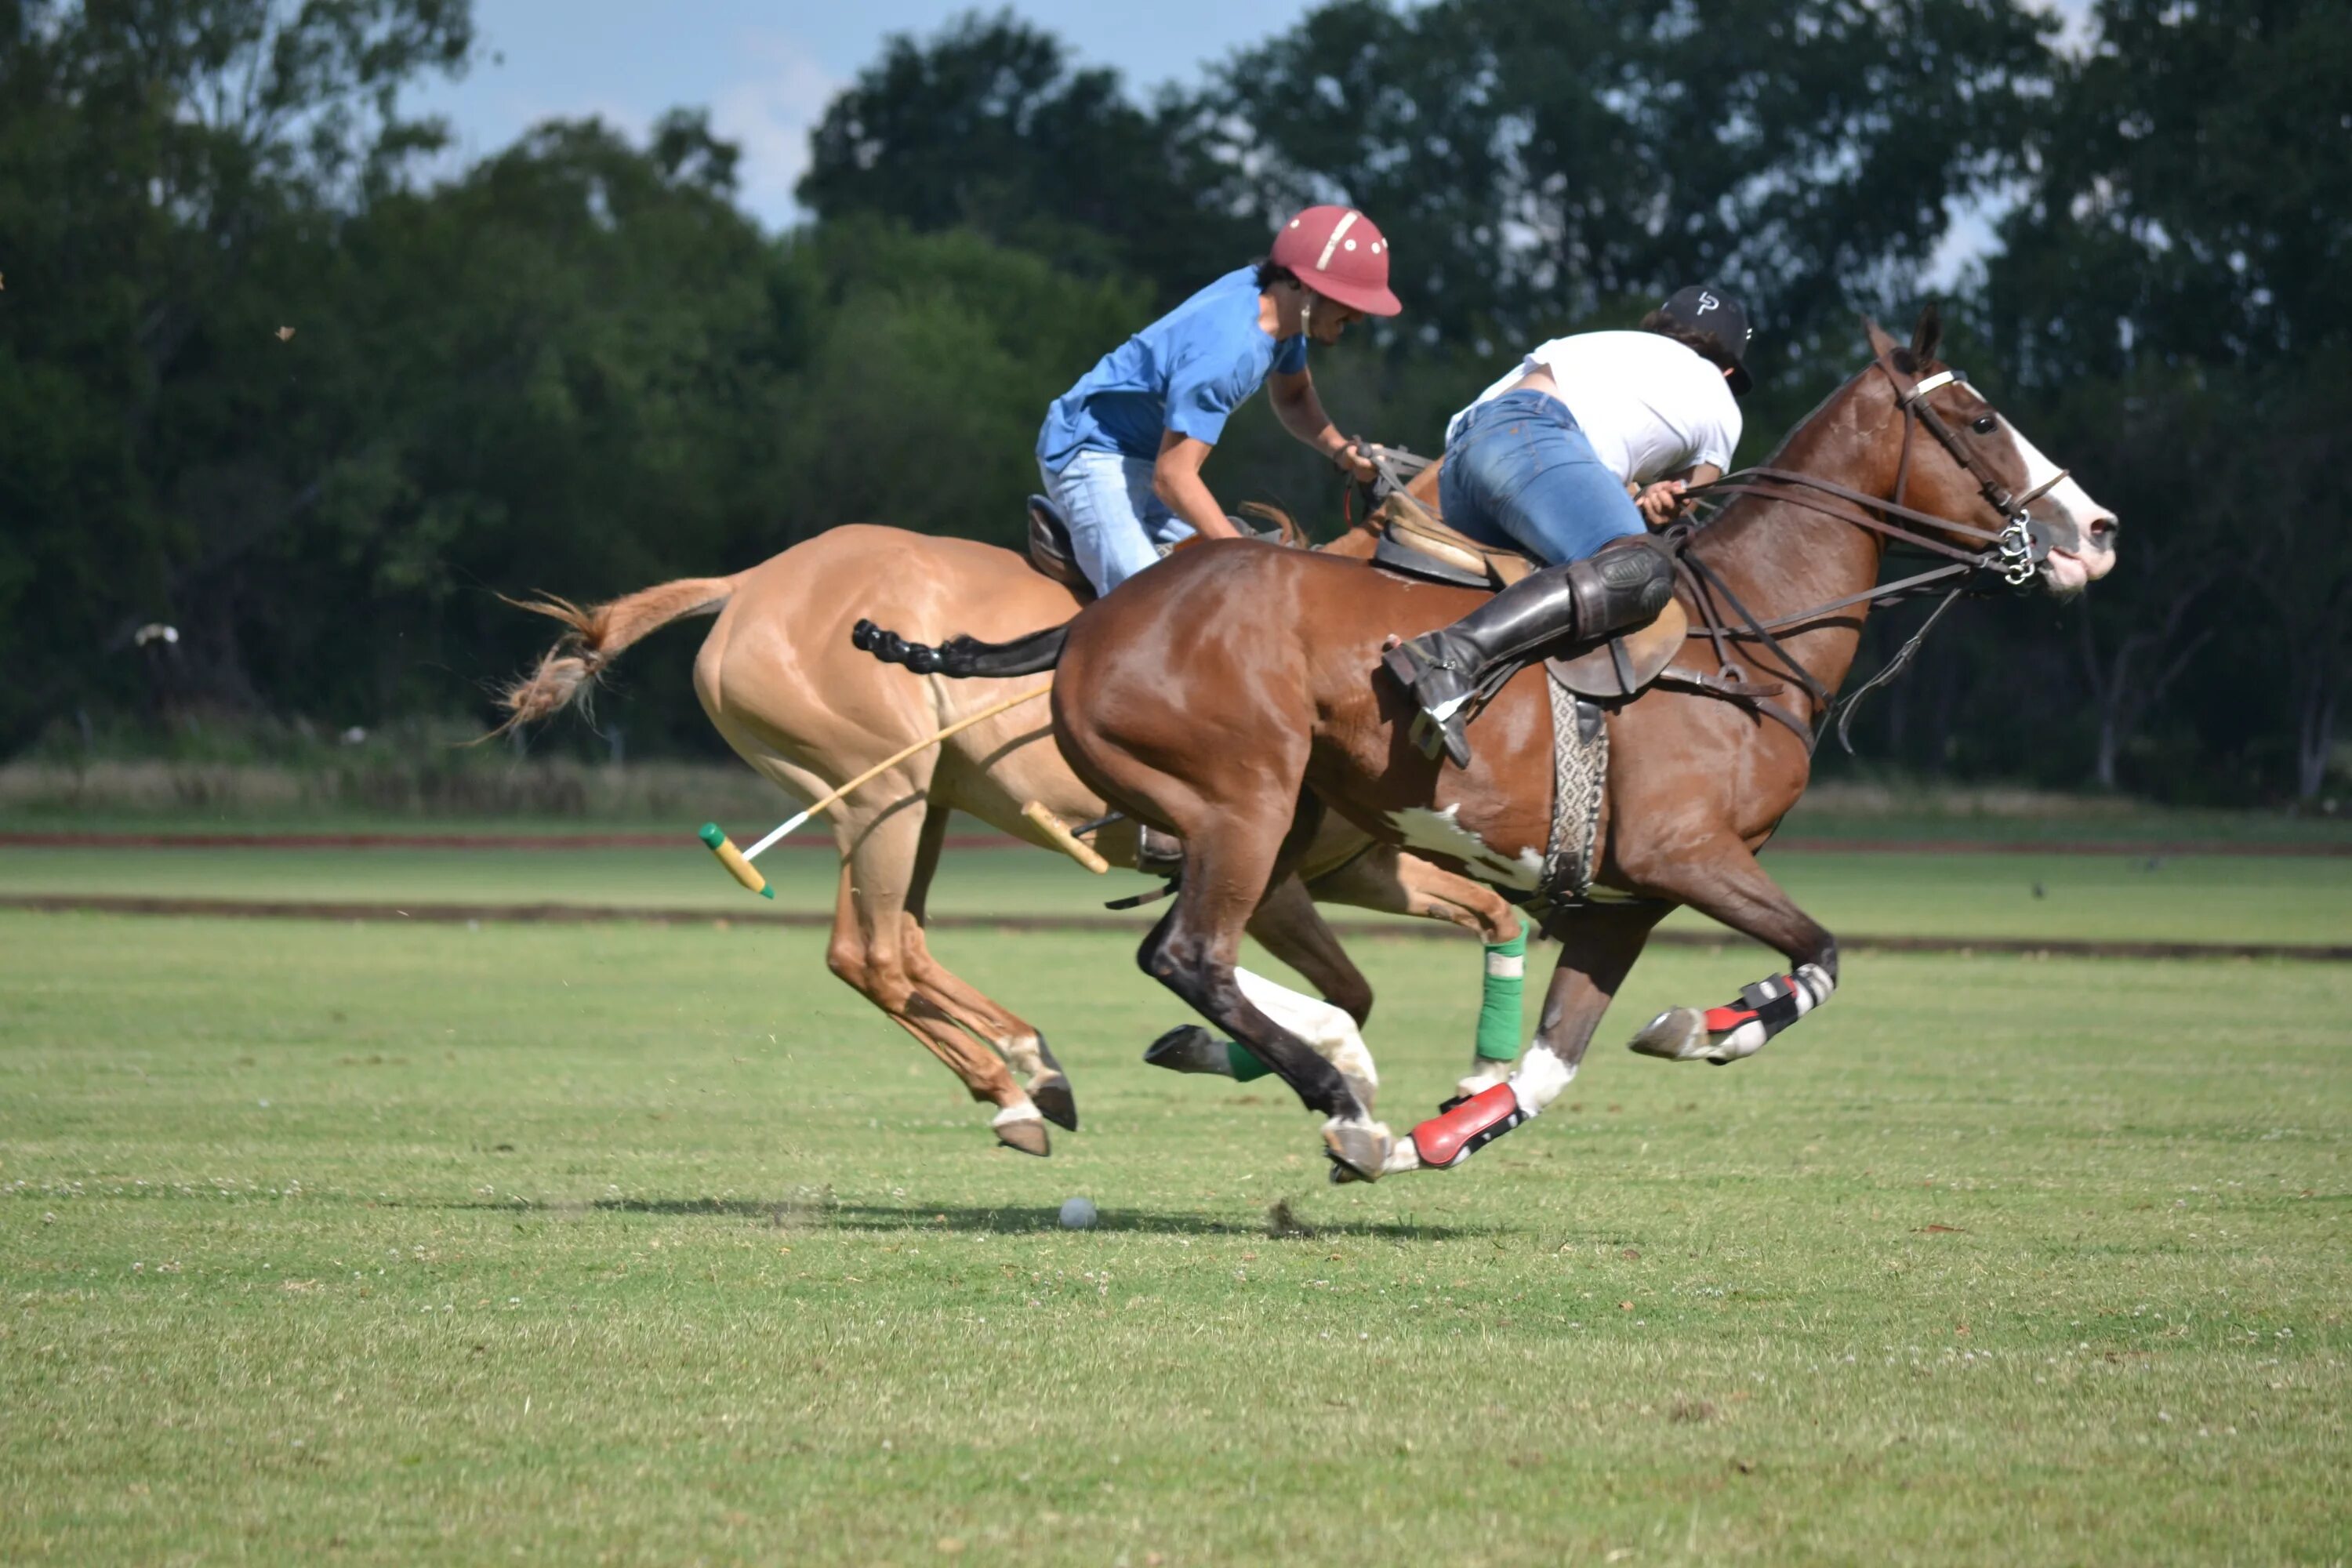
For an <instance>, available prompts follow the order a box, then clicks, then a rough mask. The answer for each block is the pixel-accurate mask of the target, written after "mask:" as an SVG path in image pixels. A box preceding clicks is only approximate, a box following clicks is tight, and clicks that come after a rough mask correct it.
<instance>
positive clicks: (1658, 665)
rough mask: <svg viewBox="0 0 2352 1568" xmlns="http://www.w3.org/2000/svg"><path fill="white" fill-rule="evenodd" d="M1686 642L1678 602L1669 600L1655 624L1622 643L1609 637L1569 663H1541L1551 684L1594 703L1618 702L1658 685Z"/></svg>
mask: <svg viewBox="0 0 2352 1568" xmlns="http://www.w3.org/2000/svg"><path fill="white" fill-rule="evenodd" d="M1689 636H1690V616H1688V615H1687V614H1686V613H1685V611H1684V609H1683V606H1682V601H1680V600H1679V599H1668V600H1667V601H1666V607H1665V608H1664V609H1663V610H1661V611H1659V612H1658V618H1657V619H1656V620H1654V621H1652V622H1651V623H1650V624H1649V625H1648V626H1641V627H1637V628H1636V629H1634V630H1633V631H1630V632H1627V633H1626V634H1625V635H1624V636H1622V637H1611V638H1610V639H1609V640H1608V641H1607V642H1605V643H1602V644H1601V645H1599V646H1598V647H1590V648H1587V649H1586V650H1585V651H1584V652H1582V653H1580V654H1578V655H1577V656H1576V657H1575V658H1555V659H1550V660H1548V661H1546V662H1547V666H1548V668H1549V669H1550V670H1551V673H1552V679H1555V680H1557V681H1559V683H1560V684H1561V685H1563V686H1565V687H1567V688H1568V689H1570V691H1573V692H1575V693H1576V694H1577V695H1578V696H1579V697H1590V698H1591V699H1592V700H1594V701H1596V702H1622V701H1623V700H1625V699H1626V698H1628V697H1632V696H1633V695H1634V694H1635V693H1637V692H1639V691H1640V690H1641V689H1643V687H1645V686H1647V685H1649V684H1650V682H1652V681H1653V680H1655V679H1658V676H1659V673H1660V672H1661V671H1663V670H1664V668H1666V666H1667V665H1669V664H1671V663H1673V662H1674V658H1675V655H1676V654H1678V653H1680V652H1681V651H1682V649H1683V644H1684V642H1685V640H1686V639H1687V638H1688V637H1689Z"/></svg>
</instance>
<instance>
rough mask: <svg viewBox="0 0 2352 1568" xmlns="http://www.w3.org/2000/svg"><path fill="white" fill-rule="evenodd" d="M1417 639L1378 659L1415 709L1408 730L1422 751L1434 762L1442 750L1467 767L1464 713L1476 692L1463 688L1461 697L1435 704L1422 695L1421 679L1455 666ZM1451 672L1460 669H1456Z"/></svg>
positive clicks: (1468, 750) (1458, 764) (1451, 758)
mask: <svg viewBox="0 0 2352 1568" xmlns="http://www.w3.org/2000/svg"><path fill="white" fill-rule="evenodd" d="M1418 640H1419V639H1417V638H1416V639H1413V640H1412V641H1406V642H1402V643H1399V644H1398V645H1397V646H1396V647H1392V648H1391V649H1389V650H1388V652H1386V653H1385V654H1382V655H1381V664H1382V666H1383V667H1384V668H1386V669H1387V670H1388V672H1389V677H1390V679H1392V680H1394V681H1395V682H1396V683H1397V685H1398V686H1399V687H1401V688H1402V689H1403V691H1404V694H1405V696H1406V697H1408V698H1409V699H1411V700H1412V704H1413V708H1414V712H1413V716H1412V730H1411V731H1410V734H1411V737H1412V743H1413V744H1414V745H1415V746H1416V747H1418V748H1419V749H1420V752H1421V754H1422V755H1423V756H1424V757H1427V758H1429V759H1430V760H1431V761H1433V762H1434V761H1435V760H1436V759H1437V755H1438V753H1439V752H1444V754H1445V755H1446V756H1447V757H1448V758H1449V759H1450V760H1451V761H1452V762H1453V763H1454V766H1455V767H1457V768H1467V767H1468V766H1469V765H1470V737H1469V735H1468V733H1467V731H1466V726H1467V723H1468V721H1467V719H1466V718H1465V713H1466V712H1467V710H1468V709H1469V707H1470V703H1471V700H1472V699H1473V698H1474V697H1475V695H1476V692H1475V690H1465V692H1464V693H1463V694H1462V695H1461V696H1460V697H1456V698H1454V699H1451V700H1446V701H1441V702H1438V703H1434V704H1433V703H1431V702H1430V701H1429V700H1427V699H1426V698H1424V697H1423V696H1422V694H1421V682H1422V681H1423V679H1426V678H1427V677H1428V676H1429V675H1431V674H1432V673H1433V672H1434V671H1437V670H1441V669H1442V670H1454V667H1453V666H1451V665H1444V664H1440V663H1438V662H1437V661H1436V660H1435V659H1433V658H1430V657H1429V656H1428V655H1427V654H1425V653H1423V651H1422V650H1421V649H1420V648H1418V647H1414V646H1413V642H1414V641H1418ZM1454 673H1456V674H1459V673H1461V672H1460V671H1458V670H1456V671H1454Z"/></svg>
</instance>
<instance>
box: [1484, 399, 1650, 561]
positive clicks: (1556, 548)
mask: <svg viewBox="0 0 2352 1568" xmlns="http://www.w3.org/2000/svg"><path fill="white" fill-rule="evenodd" d="M1437 504H1438V506H1439V508H1440V509H1441V510H1443V511H1444V516H1445V521H1446V525H1447V526H1448V527H1450V528H1452V529H1454V531H1456V532H1459V533H1465V534H1467V535H1469V536H1470V537H1471V538H1472V539H1475V540H1476V541H1478V542H1480V543H1481V544H1499V545H1516V546H1517V547H1518V548H1519V549H1521V550H1524V551H1526V552H1528V554H1530V555H1532V556H1534V557H1535V558H1536V559H1537V560H1538V561H1540V562H1542V563H1545V564H1546V565H1558V564H1559V563H1560V562H1563V561H1581V560H1583V559H1584V558H1585V557H1586V556H1588V555H1590V554H1591V553H1592V552H1594V551H1596V550H1598V549H1600V548H1601V546H1602V545H1604V544H1606V543H1608V542H1610V541H1611V540H1612V539H1622V538H1624V537H1625V536H1626V535H1628V534H1635V533H1646V532H1648V531H1649V530H1648V528H1647V527H1646V526H1645V525H1644V524H1643V521H1642V512H1641V509H1640V508H1638V507H1636V506H1635V505H1634V504H1633V499H1632V498H1631V497H1629V496H1628V495H1626V493H1625V485H1624V481H1622V479H1618V477H1617V476H1616V475H1615V474H1613V473H1612V472H1610V471H1609V469H1608V468H1605V467H1603V466H1602V464H1601V459H1600V458H1597V457H1595V456H1594V455H1593V451H1592V443H1591V442H1590V441H1588V440H1586V439H1585V438H1584V432H1583V431H1582V430H1580V429H1579V428H1578V427H1577V424H1576V416H1574V415H1573V414H1570V412H1569V411H1568V405H1566V404H1564V403H1562V402H1561V401H1560V400H1559V398H1557V397H1554V396H1552V395H1550V394H1549V393H1547V392H1535V391H1527V392H1507V393H1505V394H1503V395H1502V396H1500V397H1497V398H1496V399H1494V400H1493V401H1492V402H1488V403H1482V404H1480V405H1478V406H1477V407H1475V408H1474V409H1472V410H1471V411H1470V416H1469V418H1467V419H1466V420H1465V421H1464V422H1463V425H1462V428H1461V430H1460V432H1459V433H1458V434H1457V435H1455V437H1454V440H1453V441H1452V442H1451V443H1450V444H1448V445H1447V447H1446V448H1445V466H1444V468H1440V469H1439V470H1438V474H1437Z"/></svg>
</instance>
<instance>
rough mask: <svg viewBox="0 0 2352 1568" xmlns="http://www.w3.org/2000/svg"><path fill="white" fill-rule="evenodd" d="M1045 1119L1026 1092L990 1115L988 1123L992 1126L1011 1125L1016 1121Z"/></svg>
mask: <svg viewBox="0 0 2352 1568" xmlns="http://www.w3.org/2000/svg"><path fill="white" fill-rule="evenodd" d="M1016 1121H1045V1118H1044V1117H1042V1116H1040V1115H1038V1114H1037V1108H1036V1107H1035V1106H1034V1105H1032V1104H1030V1103H1029V1097H1028V1096H1027V1095H1025V1094H1024V1095H1023V1096H1022V1097H1021V1098H1020V1099H1019V1100H1014V1101H1013V1103H1012V1104H1010V1105H1008V1106H1006V1107H1005V1108H1004V1109H1003V1110H1000V1111H998V1112H997V1113H996V1114H995V1115H993V1116H992V1117H990V1118H989V1119H988V1124H989V1125H990V1126H991V1127H1010V1126H1011V1125H1012V1124H1013V1123H1014V1122H1016Z"/></svg>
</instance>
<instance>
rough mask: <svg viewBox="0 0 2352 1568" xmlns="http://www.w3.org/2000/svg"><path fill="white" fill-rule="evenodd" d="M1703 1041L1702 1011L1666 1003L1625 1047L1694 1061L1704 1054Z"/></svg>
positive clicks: (1703, 1023)
mask: <svg viewBox="0 0 2352 1568" xmlns="http://www.w3.org/2000/svg"><path fill="white" fill-rule="evenodd" d="M1707 1045H1708V1041H1707V1037H1706V1015H1705V1014H1704V1013H1701V1012H1700V1011H1699V1010H1698V1009H1697V1008H1696V1007H1669V1008H1667V1009H1666V1010H1665V1011H1664V1012H1663V1013H1661V1014H1659V1015H1658V1016H1656V1017H1654V1018H1653V1019H1651V1020H1650V1022H1649V1024H1648V1026H1646V1027H1644V1028H1643V1030H1642V1032H1641V1033H1640V1034H1638V1035H1635V1036H1634V1037H1633V1040H1632V1042H1631V1043H1630V1045H1629V1046H1628V1047H1627V1048H1628V1049H1629V1050H1633V1051H1636V1052H1638V1053H1640V1054H1641V1055H1643V1056H1645V1057H1657V1058H1661V1059H1662V1060H1665V1061H1670V1062H1695V1061H1700V1060H1704V1059H1705V1058H1706V1054H1707Z"/></svg>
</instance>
